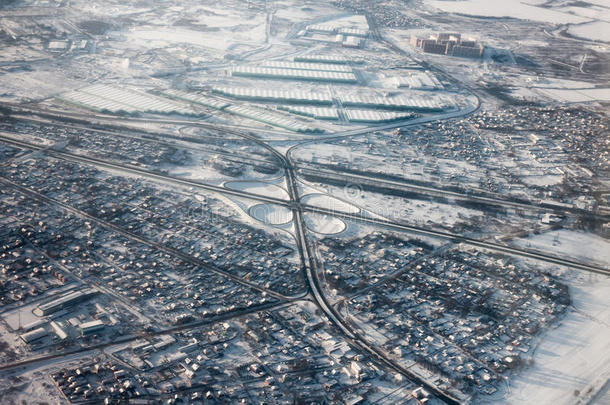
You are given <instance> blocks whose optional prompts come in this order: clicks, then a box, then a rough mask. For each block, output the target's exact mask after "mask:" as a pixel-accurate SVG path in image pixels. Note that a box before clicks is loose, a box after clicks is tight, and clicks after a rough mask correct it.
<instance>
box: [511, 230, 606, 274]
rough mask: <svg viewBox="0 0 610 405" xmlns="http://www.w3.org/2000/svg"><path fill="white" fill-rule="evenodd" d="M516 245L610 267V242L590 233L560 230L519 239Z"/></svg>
mask: <svg viewBox="0 0 610 405" xmlns="http://www.w3.org/2000/svg"><path fill="white" fill-rule="evenodd" d="M514 244H515V245H517V246H519V247H528V248H532V249H537V250H540V251H542V252H544V253H547V254H553V255H557V256H562V257H566V258H570V259H574V260H576V261H580V262H585V263H587V262H594V263H597V264H598V265H601V266H604V267H610V241H609V240H607V239H604V238H602V237H600V236H597V235H593V234H589V233H584V232H576V231H569V230H559V231H553V232H547V233H543V234H540V235H534V236H532V237H530V238H527V239H518V240H515V241H514Z"/></svg>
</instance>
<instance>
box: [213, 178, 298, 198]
mask: <svg viewBox="0 0 610 405" xmlns="http://www.w3.org/2000/svg"><path fill="white" fill-rule="evenodd" d="M224 186H225V187H227V188H229V189H231V190H238V191H246V192H248V193H252V194H259V195H264V196H267V197H275V198H281V199H284V200H288V199H289V198H290V197H289V195H288V192H287V191H286V190H284V189H283V188H281V187H278V186H276V185H273V184H269V183H263V182H262V181H229V182H226V183H224Z"/></svg>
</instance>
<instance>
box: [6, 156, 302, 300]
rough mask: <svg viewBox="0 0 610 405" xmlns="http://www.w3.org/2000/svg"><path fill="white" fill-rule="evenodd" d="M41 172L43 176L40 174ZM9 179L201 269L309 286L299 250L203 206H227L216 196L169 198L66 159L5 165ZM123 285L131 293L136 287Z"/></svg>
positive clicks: (290, 289) (291, 289) (275, 286)
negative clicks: (195, 212) (195, 210)
mask: <svg viewBox="0 0 610 405" xmlns="http://www.w3.org/2000/svg"><path fill="white" fill-rule="evenodd" d="M34 172H36V173H38V175H37V176H32V175H31V173H34ZM3 175H5V176H7V177H9V178H12V179H14V180H15V181H18V182H20V183H21V184H25V185H27V186H28V187H30V188H32V189H35V190H38V191H40V192H45V193H46V195H48V196H49V197H52V198H56V199H58V200H60V201H66V202H68V203H69V204H71V205H73V206H75V207H76V208H77V209H82V210H83V211H85V212H89V213H92V214H93V215H95V216H96V217H99V218H100V219H103V220H105V221H107V222H108V223H112V224H114V225H116V226H120V227H121V228H122V229H125V230H126V231H129V232H130V233H133V234H137V235H139V236H140V237H143V238H146V240H148V241H149V243H150V244H161V245H163V246H166V247H168V248H169V249H174V250H175V251H176V252H180V254H186V255H189V256H190V257H193V258H196V259H197V260H198V262H195V264H197V263H201V265H202V266H205V265H209V266H211V267H213V268H218V269H220V270H221V271H226V272H228V273H231V274H233V275H236V276H238V277H245V278H247V279H249V280H251V281H254V282H255V283H257V284H260V285H261V286H268V288H270V289H272V290H274V291H276V292H278V293H280V294H286V295H292V294H294V293H296V292H297V291H300V289H301V288H302V286H303V284H302V281H303V280H302V274H301V272H300V269H299V267H298V264H297V261H296V259H290V258H294V255H295V254H294V249H293V248H292V247H288V246H287V245H285V244H283V243H282V242H280V241H278V240H277V239H275V238H273V237H272V236H270V235H268V234H266V233H265V232H264V231H261V230H259V229H256V228H253V227H251V226H249V225H245V224H240V223H237V222H235V221H232V220H231V219H230V218H229V217H226V216H225V215H223V214H222V213H221V212H220V211H221V210H220V209H218V212H216V208H214V207H210V206H205V207H201V205H202V204H210V205H214V204H220V203H218V202H217V200H215V199H208V200H206V201H205V202H200V201H196V200H194V198H192V197H190V196H187V195H171V193H170V195H167V196H165V198H162V196H164V195H165V194H167V193H168V192H167V191H163V192H162V191H161V190H159V189H157V188H154V187H151V186H149V185H146V184H143V183H142V182H141V181H140V180H136V179H133V178H128V177H110V178H105V175H104V174H102V173H101V172H99V171H98V170H96V169H93V168H90V167H87V166H82V165H78V164H75V163H69V162H66V161H61V160H52V159H47V160H36V161H34V160H29V161H24V162H20V163H19V164H13V165H11V166H9V167H7V168H5V169H4V170H3ZM57 179H62V180H59V181H58V180H57ZM152 201H156V203H154V204H153V203H152ZM191 206H200V207H201V211H202V212H209V213H212V212H213V213H214V215H211V214H209V215H192V210H191V209H190V208H188V209H187V208H185V207H191ZM92 242H93V243H95V242H96V241H95V239H93V240H92ZM143 267H144V266H143ZM143 270H147V271H151V272H155V273H157V275H156V276H155V277H161V276H163V274H160V273H161V270H158V269H155V268H154V267H149V266H145V267H144V268H143ZM125 276H127V275H125ZM133 276H134V278H136V279H138V280H139V281H142V279H141V278H140V277H137V276H136V275H135V274H134V275H133ZM134 282H135V281H134ZM119 284H120V285H121V286H122V287H123V288H125V289H129V288H128V286H129V284H126V283H119Z"/></svg>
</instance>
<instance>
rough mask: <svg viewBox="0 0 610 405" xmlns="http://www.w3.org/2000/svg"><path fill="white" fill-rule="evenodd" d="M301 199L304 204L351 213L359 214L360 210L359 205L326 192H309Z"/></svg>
mask: <svg viewBox="0 0 610 405" xmlns="http://www.w3.org/2000/svg"><path fill="white" fill-rule="evenodd" d="M301 201H302V202H303V204H308V205H313V206H315V207H320V208H326V209H328V210H333V211H341V212H347V213H350V214H357V213H358V212H360V209H359V208H358V207H355V206H353V205H351V204H349V203H346V202H344V201H341V200H339V199H337V198H334V197H331V196H329V195H325V194H307V195H306V196H304V197H303V198H301Z"/></svg>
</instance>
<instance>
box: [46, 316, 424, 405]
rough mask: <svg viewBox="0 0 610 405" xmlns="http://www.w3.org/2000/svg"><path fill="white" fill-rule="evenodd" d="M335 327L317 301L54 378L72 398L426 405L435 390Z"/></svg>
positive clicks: (147, 343) (159, 340)
mask: <svg viewBox="0 0 610 405" xmlns="http://www.w3.org/2000/svg"><path fill="white" fill-rule="evenodd" d="M332 334H333V330H332V329H331V328H330V327H329V326H328V324H327V323H326V322H325V321H324V320H323V319H322V318H321V317H319V316H318V315H316V314H315V309H314V308H313V307H312V306H311V305H304V306H300V305H299V306H295V305H293V306H288V307H284V308H282V309H276V310H269V311H265V312H259V313H257V314H253V315H247V316H243V317H238V318H235V319H232V320H229V321H226V322H220V323H216V324H213V325H210V326H202V327H196V328H191V329H189V330H187V331H184V332H178V333H173V334H168V335H161V336H158V337H150V338H145V339H138V340H136V341H134V342H133V343H132V344H131V345H130V346H128V347H126V348H124V349H122V350H120V351H117V352H115V353H114V356H113V358H114V359H110V358H109V357H108V356H103V357H99V358H96V359H94V360H93V362H89V363H84V364H81V365H79V366H77V367H74V368H65V369H62V370H59V371H57V372H54V373H53V374H52V376H51V377H52V378H53V381H54V382H55V384H56V386H57V387H58V388H59V390H60V391H61V392H62V394H63V395H64V396H65V397H66V399H68V400H70V401H71V402H82V401H93V402H98V403H101V402H104V401H105V402H106V403H114V402H118V401H124V402H126V401H129V403H136V404H137V403H143V404H144V403H154V404H157V403H164V404H173V403H176V402H178V403H182V402H188V403H209V402H216V401H218V402H224V403H252V402H255V403H261V402H264V403H284V402H299V401H300V400H304V399H307V400H309V401H312V400H313V401H316V402H318V403H325V402H326V403H332V402H343V403H353V404H358V403H377V402H378V401H380V400H388V397H389V396H391V397H392V398H393V399H394V400H397V401H402V402H405V401H407V402H409V401H411V402H412V403H413V404H416V403H418V402H417V401H416V398H419V399H420V400H424V402H425V400H427V399H432V398H433V397H432V396H431V395H430V394H428V393H427V392H425V390H422V389H421V387H418V386H417V385H415V384H414V383H411V382H409V381H404V380H402V379H401V378H397V377H396V375H395V374H394V372H393V371H390V370H388V369H386V368H384V367H381V366H378V365H375V364H374V363H373V362H371V361H370V359H368V358H367V357H365V356H363V355H362V354H357V353H356V352H354V351H353V350H352V349H351V348H350V347H349V346H348V345H347V344H346V343H345V342H343V341H341V340H339V339H336V338H334V337H332ZM117 359H118V360H119V361H117ZM409 403H410V402H409Z"/></svg>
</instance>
